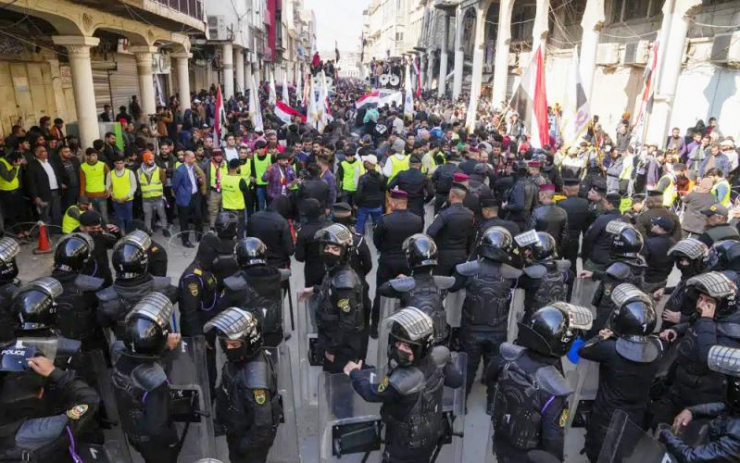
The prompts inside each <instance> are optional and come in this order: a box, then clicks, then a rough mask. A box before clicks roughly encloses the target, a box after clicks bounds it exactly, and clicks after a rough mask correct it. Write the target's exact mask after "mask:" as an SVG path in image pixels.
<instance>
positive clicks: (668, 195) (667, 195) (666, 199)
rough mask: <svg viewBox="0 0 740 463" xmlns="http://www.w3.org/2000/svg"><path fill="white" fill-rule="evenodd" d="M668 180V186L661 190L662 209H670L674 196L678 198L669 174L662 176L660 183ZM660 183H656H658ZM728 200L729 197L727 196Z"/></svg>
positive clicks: (672, 179)
mask: <svg viewBox="0 0 740 463" xmlns="http://www.w3.org/2000/svg"><path fill="white" fill-rule="evenodd" d="M666 177H667V178H668V180H669V183H668V186H667V187H665V189H664V190H663V207H672V206H673V203H674V202H676V196H678V190H676V180H675V179H674V178H673V176H672V175H671V174H666V175H664V176H663V177H662V178H661V179H660V181H662V180H663V179H664V178H666ZM660 181H659V182H658V183H660ZM728 198H729V196H728Z"/></svg>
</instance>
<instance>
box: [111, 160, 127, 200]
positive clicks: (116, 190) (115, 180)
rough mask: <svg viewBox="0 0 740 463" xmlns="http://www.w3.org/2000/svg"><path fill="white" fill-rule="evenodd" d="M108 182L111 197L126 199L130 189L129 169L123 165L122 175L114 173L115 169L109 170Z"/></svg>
mask: <svg viewBox="0 0 740 463" xmlns="http://www.w3.org/2000/svg"><path fill="white" fill-rule="evenodd" d="M110 183H111V187H112V190H113V193H112V196H113V199H126V198H128V194H129V192H130V191H131V171H130V170H128V169H126V168H125V167H124V169H123V175H121V176H120V177H119V176H118V175H117V174H116V171H115V169H114V170H112V171H110Z"/></svg>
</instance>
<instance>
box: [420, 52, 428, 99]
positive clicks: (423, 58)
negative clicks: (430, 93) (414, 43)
mask: <svg viewBox="0 0 740 463" xmlns="http://www.w3.org/2000/svg"><path fill="white" fill-rule="evenodd" d="M426 65H427V54H426V53H424V52H423V51H421V52H419V72H420V73H421V80H420V81H419V85H421V88H422V90H423V89H425V88H426V85H427V79H426V76H427V71H426Z"/></svg>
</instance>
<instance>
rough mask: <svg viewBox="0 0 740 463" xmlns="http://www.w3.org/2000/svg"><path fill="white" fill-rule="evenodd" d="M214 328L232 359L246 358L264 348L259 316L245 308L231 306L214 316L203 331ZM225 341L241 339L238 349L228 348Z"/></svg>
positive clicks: (223, 347) (222, 346)
mask: <svg viewBox="0 0 740 463" xmlns="http://www.w3.org/2000/svg"><path fill="white" fill-rule="evenodd" d="M211 330H214V331H215V332H216V337H217V338H219V339H220V340H221V348H222V349H223V351H224V353H226V356H227V357H228V358H229V360H231V361H239V360H246V359H249V358H250V357H252V356H253V355H254V354H256V353H257V352H258V351H259V350H260V349H261V348H262V342H263V340H262V330H261V329H260V326H259V322H258V320H257V317H255V316H254V315H253V314H252V313H250V312H247V311H245V310H242V309H239V308H236V307H230V308H228V309H226V310H224V311H223V312H221V313H220V314H218V315H216V316H215V317H213V318H212V319H211V320H210V321H209V322H208V323H206V324H205V326H204V327H203V332H204V333H208V332H209V331H211ZM224 341H241V342H242V345H241V347H240V348H238V349H227V348H226V345H225V344H226V343H225V342H224Z"/></svg>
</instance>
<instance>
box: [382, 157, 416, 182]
mask: <svg viewBox="0 0 740 463" xmlns="http://www.w3.org/2000/svg"><path fill="white" fill-rule="evenodd" d="M410 161H411V159H410V158H409V156H408V155H405V156H404V157H403V159H398V158H397V157H396V155H395V154H394V155H392V156H391V157H389V158H388V162H390V163H391V168H392V170H391V176H390V177H388V182H390V181H391V180H393V177H395V176H396V175H398V173H399V172H403V171H404V170H409V164H410V163H411V162H410Z"/></svg>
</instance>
